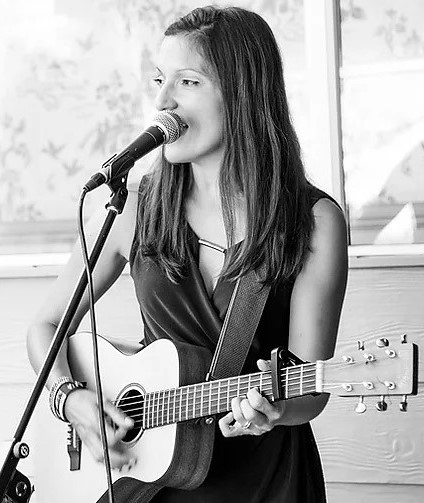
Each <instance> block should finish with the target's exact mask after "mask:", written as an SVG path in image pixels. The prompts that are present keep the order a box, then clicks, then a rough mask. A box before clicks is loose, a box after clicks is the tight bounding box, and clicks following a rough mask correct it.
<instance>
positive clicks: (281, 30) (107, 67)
mask: <svg viewBox="0 0 424 503" xmlns="http://www.w3.org/2000/svg"><path fill="white" fill-rule="evenodd" d="M202 3H203V4H204V5H206V4H209V3H210V2H199V0H186V1H184V0H162V1H161V2H152V1H151V0H90V1H89V2H87V1H84V0H72V1H71V0H37V2H28V1H27V0H15V1H13V2H7V1H3V2H2V3H0V47H2V49H0V50H2V53H1V56H0V65H1V66H0V72H1V75H2V77H1V91H0V92H1V95H0V138H1V141H0V169H1V171H0V221H2V222H11V221H31V220H34V221H42V220H47V221H49V220H56V219H57V220H67V219H74V218H75V211H76V202H77V200H78V197H79V194H80V189H81V187H82V185H83V184H84V183H85V181H86V179H87V178H88V177H89V176H90V174H91V173H92V172H95V171H96V169H97V168H98V167H100V165H101V164H102V163H103V162H104V161H105V160H106V159H108V158H109V157H110V155H112V154H113V153H115V152H116V151H118V150H119V149H120V148H123V147H124V146H125V145H126V144H127V143H129V142H130V141H132V140H133V139H134V138H135V137H136V136H137V135H138V134H139V132H140V131H141V130H142V128H143V127H144V126H145V124H146V123H147V122H148V120H149V118H150V117H151V116H152V115H153V113H154V109H153V97H154V87H153V85H152V84H151V75H152V72H153V69H154V63H155V60H154V57H155V51H156V49H157V47H158V44H159V43H160V40H161V36H162V33H163V31H164V29H165V28H166V26H168V24H169V23H170V22H172V21H173V20H174V19H175V18H176V17H177V16H179V15H182V14H184V13H186V12H188V11H189V10H191V9H192V8H194V7H197V6H199V5H201V4H202ZM231 4H233V5H234V4H236V5H240V6H244V7H246V8H250V9H252V10H256V11H258V12H261V13H262V14H263V15H264V16H265V17H266V18H267V19H268V20H269V22H270V23H271V25H273V27H274V28H275V29H276V32H277V33H278V34H279V38H280V42H281V43H282V44H283V45H285V46H286V49H287V50H286V51H285V52H286V53H287V56H286V57H287V58H288V59H289V64H290V65H291V71H292V72H294V73H296V72H299V71H301V68H302V65H303V64H304V57H303V48H302V44H303V25H302V23H303V18H302V1H296V0H291V1H280V2H269V1H264V0H246V1H235V2H231ZM299 92H300V91H299V90H295V91H294V94H295V95H298V94H299ZM294 100H295V101H296V96H295V97H294ZM297 101H298V102H299V99H297ZM139 164H141V165H142V162H141V163H139ZM140 169H143V167H141V168H139V170H140ZM131 174H132V178H133V180H134V179H136V178H137V177H138V176H140V175H139V172H137V171H136V170H134V171H133V172H132V173H131ZM105 195H107V193H105V192H103V193H102V195H101V196H98V197H97V199H99V198H100V197H101V198H102V199H101V200H103V199H104V197H105ZM88 203H89V204H90V203H91V205H94V204H97V200H96V198H94V201H93V198H90V200H89V201H88Z"/></svg>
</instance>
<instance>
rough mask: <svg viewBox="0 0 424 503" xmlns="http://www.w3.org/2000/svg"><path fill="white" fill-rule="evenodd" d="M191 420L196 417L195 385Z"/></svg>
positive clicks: (194, 387)
mask: <svg viewBox="0 0 424 503" xmlns="http://www.w3.org/2000/svg"><path fill="white" fill-rule="evenodd" d="M191 417H192V419H194V418H195V417H196V385H194V386H193V413H192V416H191Z"/></svg>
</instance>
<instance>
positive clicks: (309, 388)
mask: <svg viewBox="0 0 424 503" xmlns="http://www.w3.org/2000/svg"><path fill="white" fill-rule="evenodd" d="M316 378H317V364H316V363H305V364H302V365H296V366H293V367H286V368H284V369H282V370H281V386H282V396H281V398H280V399H284V400H285V399H288V398H295V397H299V396H303V395H310V394H313V393H315V392H316V390H317V386H316ZM251 388H257V389H258V390H259V392H260V393H261V394H262V395H263V396H265V397H266V398H267V399H268V400H270V401H272V402H273V401H275V398H274V395H273V393H272V377H271V372H270V371H267V372H257V373H255V374H248V375H242V376H237V377H231V378H228V379H219V380H216V381H209V382H203V383H198V384H193V385H189V386H181V387H179V388H174V389H168V390H161V391H154V392H152V393H147V394H146V395H145V396H144V400H143V402H142V404H141V405H140V410H139V414H138V415H139V416H141V417H142V424H143V429H148V428H155V427H157V426H164V425H166V424H172V423H178V422H181V421H188V420H192V419H198V418H201V417H207V416H213V415H215V414H219V413H222V412H228V411H229V410H230V409H231V400H232V399H233V398H235V397H238V396H243V395H246V394H247V392H248V391H249V389H251Z"/></svg>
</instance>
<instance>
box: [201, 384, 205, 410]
mask: <svg viewBox="0 0 424 503" xmlns="http://www.w3.org/2000/svg"><path fill="white" fill-rule="evenodd" d="M204 387H205V383H203V382H202V384H201V386H200V415H201V416H203V396H204V392H205V390H204Z"/></svg>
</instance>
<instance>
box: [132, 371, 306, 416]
mask: <svg viewBox="0 0 424 503" xmlns="http://www.w3.org/2000/svg"><path fill="white" fill-rule="evenodd" d="M268 377H269V376H268ZM267 380H268V381H269V379H267ZM214 384H216V382H215V383H214ZM246 384H248V383H246V382H245V383H243V385H242V386H240V387H239V389H237V394H241V395H242V394H245V393H247V391H248V390H249V389H250V386H249V385H248V386H246ZM252 384H253V383H252ZM297 386H298V387H299V390H300V388H302V390H303V392H304V394H309V393H313V392H314V391H315V379H313V380H312V381H311V380H309V381H306V382H303V383H302V384H300V382H299V383H298V384H297ZM263 391H264V393H266V392H271V391H272V385H271V386H270V385H269V383H266V384H265V385H264V386H263ZM293 391H294V393H293ZM215 392H218V389H213V392H211V393H210V394H209V400H207V401H206V402H203V401H202V402H201V403H200V402H196V398H197V399H199V396H198V394H196V393H194V392H193V393H192V394H188V395H186V396H184V395H182V394H180V396H177V395H176V394H174V396H172V397H171V395H170V394H169V396H168V397H165V394H163V396H158V394H157V393H153V394H150V396H149V397H148V398H147V399H146V400H143V401H137V400H136V401H134V402H133V403H131V404H129V405H137V404H138V403H141V404H142V405H143V404H144V409H143V407H141V408H135V409H127V408H125V409H124V410H125V412H126V413H127V414H128V413H130V412H135V411H140V412H141V415H143V416H144V417H145V419H146V423H147V424H149V423H169V422H170V416H171V412H172V415H173V417H174V421H171V422H175V418H176V416H178V417H179V418H180V420H186V419H190V417H187V416H190V414H194V415H195V416H197V415H198V414H197V413H198V412H199V414H201V415H208V414H214V413H218V412H221V404H222V405H224V404H225V410H228V409H229V408H230V407H229V396H228V395H229V393H228V391H227V390H224V391H222V390H219V393H215ZM161 393H162V392H161ZM196 395H197V396H196ZM292 396H299V393H298V392H297V391H296V390H289V392H288V393H286V397H285V398H291V397H292ZM166 398H167V400H168V403H167V404H165V403H164V401H165V399H166ZM200 400H201V398H200ZM171 409H172V411H171ZM146 410H147V413H146ZM138 416H139V414H137V415H132V416H131V417H132V418H133V419H135V418H136V417H138ZM159 416H162V418H161V419H160V417H159ZM165 416H166V417H167V419H166V421H165ZM183 418H184V419H183ZM155 419H156V420H155Z"/></svg>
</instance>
